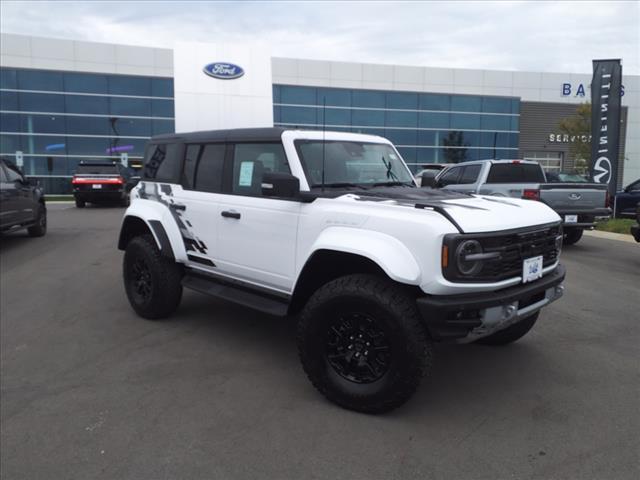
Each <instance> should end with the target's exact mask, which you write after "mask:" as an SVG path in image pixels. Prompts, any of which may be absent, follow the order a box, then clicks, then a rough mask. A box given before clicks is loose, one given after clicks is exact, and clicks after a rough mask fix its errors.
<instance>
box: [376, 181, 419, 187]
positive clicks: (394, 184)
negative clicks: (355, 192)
mask: <svg viewBox="0 0 640 480" xmlns="http://www.w3.org/2000/svg"><path fill="white" fill-rule="evenodd" d="M371 186H372V187H415V185H413V184H412V183H410V182H376V183H374V184H372V185H371Z"/></svg>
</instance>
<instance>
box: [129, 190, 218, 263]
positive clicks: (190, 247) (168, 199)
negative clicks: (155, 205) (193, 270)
mask: <svg viewBox="0 0 640 480" xmlns="http://www.w3.org/2000/svg"><path fill="white" fill-rule="evenodd" d="M138 196H139V197H140V198H143V199H145V200H153V201H155V202H160V203H162V204H163V205H166V206H167V207H168V208H169V211H170V212H171V216H172V217H173V219H174V220H175V222H176V224H177V225H178V228H179V229H180V234H181V235H182V241H183V242H184V248H185V250H187V251H192V252H198V253H202V254H206V253H207V246H206V245H205V243H204V242H203V241H202V240H200V239H199V238H198V237H197V236H196V235H195V233H193V232H192V231H191V228H192V227H193V225H191V222H190V221H189V220H187V219H186V218H185V214H186V211H187V210H186V208H185V207H184V206H182V205H181V208H182V209H181V210H178V209H176V206H178V204H176V202H175V200H174V199H173V191H172V190H171V185H168V184H165V183H162V184H158V183H155V182H140V188H139V189H138Z"/></svg>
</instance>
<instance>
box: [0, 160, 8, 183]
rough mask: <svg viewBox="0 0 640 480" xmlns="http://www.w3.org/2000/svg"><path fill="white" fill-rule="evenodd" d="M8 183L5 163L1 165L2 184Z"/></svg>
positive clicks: (0, 180)
mask: <svg viewBox="0 0 640 480" xmlns="http://www.w3.org/2000/svg"><path fill="white" fill-rule="evenodd" d="M6 181H7V174H6V173H4V163H0V182H2V183H5V182H6Z"/></svg>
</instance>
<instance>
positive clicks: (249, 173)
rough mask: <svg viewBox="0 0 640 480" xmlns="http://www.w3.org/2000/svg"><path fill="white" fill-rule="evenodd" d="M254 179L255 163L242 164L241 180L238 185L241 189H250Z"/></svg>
mask: <svg viewBox="0 0 640 480" xmlns="http://www.w3.org/2000/svg"><path fill="white" fill-rule="evenodd" d="M252 179H253V162H242V163H240V180H239V181H238V185H239V186H241V187H250V186H251V180H252Z"/></svg>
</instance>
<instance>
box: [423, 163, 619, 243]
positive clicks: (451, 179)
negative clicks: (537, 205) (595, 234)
mask: <svg viewBox="0 0 640 480" xmlns="http://www.w3.org/2000/svg"><path fill="white" fill-rule="evenodd" d="M424 185H428V186H431V187H436V188H443V189H445V190H452V191H456V192H465V193H476V194H481V195H493V196H499V197H511V198H525V199H529V200H539V201H541V202H543V203H546V204H547V205H549V206H550V207H551V208H553V209H554V210H555V211H556V212H557V213H558V215H560V217H561V218H562V224H563V227H564V244H565V245H572V244H574V243H576V242H577V241H578V240H580V238H582V232H583V230H584V229H591V228H593V227H594V226H595V220H596V219H597V218H608V217H610V216H611V209H610V208H609V206H608V204H609V196H608V192H607V186H606V185H604V184H600V183H574V182H571V183H547V178H546V176H545V173H544V170H543V169H542V167H541V166H540V164H539V163H537V162H530V161H524V160H478V161H475V162H464V163H462V164H459V165H454V166H450V167H447V169H445V170H443V171H441V172H440V173H439V174H438V175H437V176H436V177H435V178H425V180H424Z"/></svg>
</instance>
